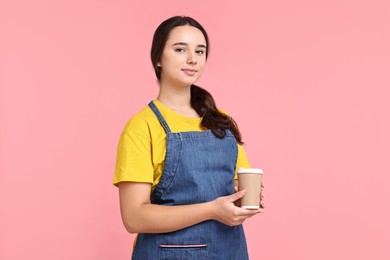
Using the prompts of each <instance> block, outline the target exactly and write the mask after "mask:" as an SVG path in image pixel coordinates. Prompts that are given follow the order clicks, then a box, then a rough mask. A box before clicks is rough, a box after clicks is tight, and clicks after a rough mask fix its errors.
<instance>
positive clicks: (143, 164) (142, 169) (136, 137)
mask: <svg viewBox="0 0 390 260" xmlns="http://www.w3.org/2000/svg"><path fill="white" fill-rule="evenodd" d="M151 157H152V152H151V141H150V138H147V137H146V136H143V135H141V134H139V133H136V132H132V131H126V130H125V131H124V132H123V133H122V135H121V137H120V139H119V144H118V149H117V157H116V167H115V174H114V180H113V184H114V185H115V186H118V183H119V182H122V181H133V182H148V183H153V174H154V173H153V163H152V158H151Z"/></svg>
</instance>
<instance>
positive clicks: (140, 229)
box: [119, 182, 260, 233]
mask: <svg viewBox="0 0 390 260" xmlns="http://www.w3.org/2000/svg"><path fill="white" fill-rule="evenodd" d="M150 192H151V184H150V183H138V182H121V183H119V198H120V207H121V215H122V221H123V224H124V226H125V227H126V230H127V231H128V232H129V233H164V232H171V231H176V230H179V229H182V228H185V227H188V226H191V225H194V224H197V223H200V222H202V221H205V220H209V219H214V220H217V221H220V222H222V223H224V224H226V225H229V226H235V225H239V224H241V223H242V222H244V221H245V220H246V219H247V218H249V217H251V216H253V215H255V214H257V213H259V212H260V210H246V209H241V208H239V207H236V206H235V205H234V201H236V200H238V199H240V198H241V197H242V196H243V195H244V194H245V191H242V192H237V193H234V194H232V195H230V196H224V197H220V198H217V199H215V200H213V201H210V202H204V203H198V204H191V205H180V206H161V205H156V204H151V203H150Z"/></svg>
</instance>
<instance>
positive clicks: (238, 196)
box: [228, 190, 245, 202]
mask: <svg viewBox="0 0 390 260" xmlns="http://www.w3.org/2000/svg"><path fill="white" fill-rule="evenodd" d="M244 195H245V190H241V191H239V192H236V193H233V194H232V195H230V196H228V200H229V201H230V202H234V201H236V200H239V199H241V198H242V197H244Z"/></svg>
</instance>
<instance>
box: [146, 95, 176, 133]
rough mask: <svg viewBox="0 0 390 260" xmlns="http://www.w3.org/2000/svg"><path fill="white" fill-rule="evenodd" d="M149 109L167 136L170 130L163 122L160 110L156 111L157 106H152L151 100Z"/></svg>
mask: <svg viewBox="0 0 390 260" xmlns="http://www.w3.org/2000/svg"><path fill="white" fill-rule="evenodd" d="M149 107H150V108H151V109H152V111H153V112H154V114H155V115H156V116H157V118H158V121H160V123H161V125H162V126H163V127H164V129H165V132H166V133H167V134H169V133H171V129H170V128H169V126H168V124H167V122H166V121H165V119H164V117H163V116H162V114H161V112H160V110H158V108H157V106H156V105H155V104H154V102H153V100H152V101H150V103H149Z"/></svg>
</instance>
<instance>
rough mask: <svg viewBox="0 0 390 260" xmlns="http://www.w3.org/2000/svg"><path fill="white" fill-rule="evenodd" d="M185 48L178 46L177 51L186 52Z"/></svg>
mask: <svg viewBox="0 0 390 260" xmlns="http://www.w3.org/2000/svg"><path fill="white" fill-rule="evenodd" d="M184 51H185V50H184V49H183V48H176V49H175V52H184Z"/></svg>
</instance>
